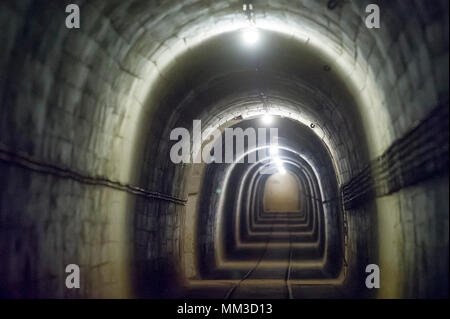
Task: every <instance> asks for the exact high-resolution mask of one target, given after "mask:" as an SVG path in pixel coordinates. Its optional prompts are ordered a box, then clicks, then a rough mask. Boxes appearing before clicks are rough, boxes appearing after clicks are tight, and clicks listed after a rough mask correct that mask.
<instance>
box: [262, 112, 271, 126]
mask: <svg viewBox="0 0 450 319" xmlns="http://www.w3.org/2000/svg"><path fill="white" fill-rule="evenodd" d="M272 121H273V118H272V116H270V115H269V114H265V115H264V116H263V117H262V122H263V123H264V124H265V125H269V124H271V123H272Z"/></svg>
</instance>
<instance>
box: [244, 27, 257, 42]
mask: <svg viewBox="0 0 450 319" xmlns="http://www.w3.org/2000/svg"><path fill="white" fill-rule="evenodd" d="M242 39H243V40H244V43H245V44H248V45H253V44H255V43H257V42H258V40H259V32H258V30H257V29H256V28H246V29H244V30H243V32H242Z"/></svg>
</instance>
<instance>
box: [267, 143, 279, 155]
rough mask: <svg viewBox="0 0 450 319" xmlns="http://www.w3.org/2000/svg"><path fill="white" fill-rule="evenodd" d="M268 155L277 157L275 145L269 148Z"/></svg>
mask: <svg viewBox="0 0 450 319" xmlns="http://www.w3.org/2000/svg"><path fill="white" fill-rule="evenodd" d="M269 152H270V155H277V154H278V147H277V146H276V145H272V146H270V150H269Z"/></svg>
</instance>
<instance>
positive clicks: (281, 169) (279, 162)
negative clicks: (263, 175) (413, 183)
mask: <svg viewBox="0 0 450 319" xmlns="http://www.w3.org/2000/svg"><path fill="white" fill-rule="evenodd" d="M273 162H274V163H275V165H276V167H277V169H278V173H280V174H281V175H284V174H286V169H285V168H284V166H283V161H282V160H281V159H280V158H279V157H278V156H277V157H275V158H274V159H273Z"/></svg>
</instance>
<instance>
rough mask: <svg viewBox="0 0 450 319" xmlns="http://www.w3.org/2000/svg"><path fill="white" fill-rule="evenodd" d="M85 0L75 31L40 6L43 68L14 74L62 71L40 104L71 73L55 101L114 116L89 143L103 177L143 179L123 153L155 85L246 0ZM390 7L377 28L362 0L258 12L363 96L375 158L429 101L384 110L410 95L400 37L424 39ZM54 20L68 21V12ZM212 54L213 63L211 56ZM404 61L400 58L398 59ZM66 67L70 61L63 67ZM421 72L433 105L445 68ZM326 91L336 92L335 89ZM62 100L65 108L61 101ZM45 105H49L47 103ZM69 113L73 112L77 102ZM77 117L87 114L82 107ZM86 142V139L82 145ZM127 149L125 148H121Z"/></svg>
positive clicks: (287, 4) (232, 25)
mask: <svg viewBox="0 0 450 319" xmlns="http://www.w3.org/2000/svg"><path fill="white" fill-rule="evenodd" d="M78 3H80V4H82V8H85V10H84V11H85V12H86V16H85V17H84V19H83V20H84V22H83V23H84V25H83V29H82V31H81V32H77V33H74V34H71V35H70V37H69V36H68V31H67V30H60V31H59V32H58V33H57V35H56V37H55V34H53V33H52V32H50V31H49V30H52V29H51V28H52V27H53V26H54V25H56V24H57V23H58V22H59V19H58V18H53V19H50V20H51V21H53V22H52V23H51V24H50V25H49V27H48V28H44V27H43V25H45V24H46V23H44V21H47V20H49V19H47V16H48V15H50V14H53V12H54V11H55V10H57V9H58V8H59V7H62V4H57V3H52V4H51V5H50V6H52V7H54V9H53V8H52V9H50V8H49V9H48V10H45V11H40V12H39V15H38V17H36V18H35V19H33V21H31V24H32V27H33V28H32V31H31V32H30V33H29V35H26V36H28V37H35V38H36V39H37V38H40V39H41V41H40V43H44V44H46V46H43V47H42V49H41V50H40V51H38V55H37V56H36V57H35V58H32V60H30V62H31V61H42V63H38V64H36V65H37V66H39V67H38V68H37V66H33V65H30V64H24V65H23V66H19V65H15V66H13V69H14V70H15V72H11V74H16V76H22V75H23V74H24V72H26V73H29V71H26V70H28V69H29V70H33V72H35V75H32V76H41V75H43V76H46V74H47V73H46V72H42V71H44V70H48V69H49V68H50V69H54V70H55V71H56V75H55V76H54V77H53V78H48V81H46V82H43V81H39V82H38V83H41V84H40V85H43V84H44V83H45V86H44V87H42V90H41V91H42V92H43V93H42V98H41V99H40V101H41V103H43V102H44V101H45V100H47V99H48V94H49V92H51V91H52V87H53V88H55V86H56V85H57V83H58V82H60V81H58V80H57V79H64V81H63V83H62V86H63V87H66V88H67V89H69V88H76V89H77V90H73V91H72V92H71V93H68V94H67V95H61V98H60V99H61V100H60V102H59V101H58V100H53V101H52V102H51V103H50V104H52V105H60V104H61V103H64V102H63V101H64V100H65V101H67V102H66V103H65V104H68V106H72V105H74V104H77V103H80V102H81V101H83V104H85V105H89V106H90V107H89V108H87V109H86V110H85V111H83V112H85V114H86V115H84V116H87V117H89V116H90V115H91V114H95V116H96V118H99V119H100V118H103V119H104V121H106V122H108V123H110V124H108V126H107V127H105V128H104V129H102V130H99V129H98V128H96V127H93V128H92V129H93V130H94V131H97V132H98V133H97V134H94V135H95V136H96V140H97V141H95V140H93V141H92V142H91V143H96V144H102V145H103V147H100V149H99V150H98V151H97V152H99V154H98V157H99V161H98V162H99V164H98V165H96V168H93V169H96V170H100V171H103V172H104V173H106V171H107V172H109V173H110V174H105V175H112V176H115V175H116V174H117V172H119V171H120V172H121V173H120V175H121V176H117V178H119V179H120V180H123V181H127V180H129V181H130V182H133V180H135V179H136V176H135V177H134V178H131V176H132V175H133V174H131V172H132V171H133V170H134V167H135V164H134V159H132V157H131V158H130V156H127V157H126V158H123V156H122V155H121V154H124V153H126V154H130V153H132V154H134V153H135V152H137V153H139V152H140V151H139V150H140V149H141V146H142V143H143V141H141V140H139V138H135V137H136V136H141V135H142V134H141V129H142V128H141V127H142V126H145V125H146V124H145V123H147V122H148V116H146V114H151V113H152V112H153V110H155V109H156V108H158V105H153V103H152V101H158V99H157V98H156V99H155V98H154V94H155V91H154V90H152V88H155V84H156V83H159V82H162V81H163V80H164V79H165V74H166V73H167V72H168V70H169V69H170V68H169V65H171V64H172V65H173V64H175V65H176V62H175V61H177V60H180V61H182V60H183V56H185V53H186V52H188V51H189V50H192V49H194V48H196V47H197V45H199V44H200V43H202V42H204V41H205V40H207V39H209V38H210V37H212V36H215V35H218V34H221V33H223V32H227V31H233V30H239V29H241V28H242V27H244V26H245V25H246V20H245V17H244V16H243V15H242V13H241V2H240V1H226V2H225V1H224V2H222V1H221V2H203V1H185V2H176V3H173V2H163V3H159V2H148V1H127V2H121V1H109V2H106V1H93V2H84V1H78ZM11 5H12V6H15V5H14V4H11ZM384 5H385V6H387V7H388V8H389V9H390V10H389V13H388V14H387V16H386V21H385V25H386V27H385V28H383V29H381V30H379V32H377V33H376V34H375V33H374V32H371V31H370V30H368V29H366V28H365V27H364V25H363V21H362V18H361V12H363V10H364V1H362V2H361V3H359V2H351V3H348V4H346V5H344V6H342V7H337V8H336V9H335V10H328V9H327V7H326V2H325V1H296V2H292V1H279V2H277V3H274V2H269V1H267V2H266V1H260V2H258V7H257V9H256V10H255V12H256V13H255V14H256V24H257V26H258V27H260V28H261V29H267V30H274V31H276V32H280V33H283V34H286V35H287V36H289V37H290V38H291V42H295V41H299V43H304V45H306V46H307V47H311V48H313V49H314V50H315V51H316V52H318V53H320V55H322V56H323V57H324V58H325V60H326V61H328V63H327V64H328V65H329V66H330V67H331V70H332V72H333V73H334V74H336V75H337V77H338V78H340V79H341V81H342V82H345V85H346V86H347V87H348V88H349V90H350V92H351V93H352V95H353V97H354V99H355V101H356V106H357V107H358V112H359V114H360V116H361V118H362V123H363V125H364V127H365V133H366V135H367V139H368V146H369V151H370V154H371V155H372V157H373V156H374V155H378V154H380V152H382V151H383V150H384V149H385V148H386V147H387V146H388V145H389V144H390V142H391V141H392V140H393V139H394V138H395V137H399V136H401V135H402V133H403V132H405V131H406V130H407V129H408V128H409V125H408V124H407V123H415V121H416V120H418V119H420V118H421V117H422V116H423V114H425V112H427V109H426V108H424V107H419V108H418V107H415V105H416V103H417V104H419V103H420V102H421V101H420V96H417V98H414V99H412V100H411V101H410V102H411V106H410V107H406V106H405V107H402V108H401V109H402V110H403V114H404V116H405V117H407V118H409V120H402V122H397V115H396V114H398V110H399V108H398V107H392V108H389V109H388V112H393V111H396V113H395V114H388V112H387V111H386V106H387V105H393V104H394V105H397V104H399V103H402V102H401V100H399V99H398V97H399V96H402V91H401V90H402V87H400V86H397V85H396V84H397V79H396V76H399V75H398V74H399V73H400V72H401V71H403V68H405V62H404V60H403V58H402V56H403V55H406V54H407V51H404V50H403V49H402V48H401V47H397V46H398V45H399V44H395V40H396V37H400V38H401V39H403V38H404V39H405V40H406V43H410V42H411V43H410V46H414V45H416V44H417V45H418V43H419V42H420V41H423V40H422V39H421V37H423V36H424V35H423V33H421V32H415V31H416V29H417V25H414V24H412V25H411V26H410V28H409V29H408V31H406V30H402V29H401V28H400V26H399V25H398V24H397V23H396V19H395V15H396V14H398V15H399V16H403V15H404V14H405V12H407V11H410V10H405V8H404V4H402V2H395V3H392V4H390V3H389V4H388V3H386V4H384ZM440 5H441V6H442V7H443V8H447V7H448V3H447V2H446V1H442V2H440ZM24 8H25V6H24V5H23V6H22V7H21V5H17V9H18V10H17V11H18V12H22V13H23V14H24V13H25V12H24V11H23V10H24ZM442 11H445V10H442ZM61 12H63V11H61ZM438 12H439V11H438V9H436V11H430V10H428V11H426V10H417V11H415V13H414V14H417V15H418V19H417V20H414V21H427V19H430V18H431V17H432V16H436V15H437V14H439V13H438ZM56 17H60V18H61V19H63V18H64V16H63V15H62V13H61V14H59V15H56ZM130 21H133V23H130ZM411 23H416V22H411ZM354 41H356V44H357V45H355V42H354ZM436 42H439V41H436ZM441 42H442V43H448V39H445V37H444V38H442V41H441ZM425 43H426V41H425ZM13 44H14V43H13V42H10V43H8V44H7V46H6V47H7V48H11V47H12V46H13ZM443 47H445V45H444V46H443ZM61 48H63V50H62V51H61V50H60V49H61ZM394 48H395V49H394ZM389 49H390V50H389ZM435 50H442V48H435ZM9 51H10V50H9V49H7V50H5V52H9ZM44 52H45V53H44ZM18 53H19V54H22V55H23V54H25V53H24V52H22V53H20V52H18ZM435 53H438V52H435ZM392 54H394V55H396V56H395V58H396V59H387V57H388V56H390V55H392ZM423 54H431V52H423ZM63 58H67V59H69V60H72V62H73V63H71V64H70V66H69V64H66V63H64V64H63V63H62V61H63ZM414 58H419V57H418V56H417V57H413V60H414ZM211 59H212V60H214V59H213V58H212V57H211ZM398 59H400V62H398V63H397V62H396V64H394V61H397V60H398ZM49 61H54V62H49ZM81 61H82V62H81ZM98 61H101V62H100V63H98ZM402 61H403V62H402ZM443 62H445V60H444V61H443ZM59 65H61V66H62V67H61V68H58V66H59ZM25 68H28V69H25ZM440 69H444V68H440ZM396 72H397V73H398V74H396ZM411 72H413V70H411ZM415 72H416V73H417V72H419V74H420V75H419V76H418V78H417V79H414V81H416V82H414V83H411V85H413V86H414V87H417V88H420V87H421V84H420V83H419V79H420V81H421V80H423V79H428V81H424V82H426V83H429V84H426V85H425V86H424V87H423V91H424V94H426V95H427V96H429V97H430V98H434V99H435V100H436V102H432V101H429V102H427V103H428V104H429V105H430V108H431V107H432V106H433V105H435V104H437V100H438V98H439V97H440V96H441V93H442V92H445V91H446V88H444V87H442V86H440V85H441V83H442V81H440V80H439V79H440V77H442V74H441V73H436V72H435V71H434V70H433V69H432V68H430V67H424V68H423V70H415ZM324 77H326V78H328V76H324ZM186 80H187V81H190V80H191V79H186ZM30 83H31V82H30ZM33 85H34V86H36V85H38V84H37V83H35V84H33ZM381 85H383V86H384V87H381ZM84 88H86V89H84ZM22 89H24V90H25V91H29V90H31V89H32V88H31V87H29V88H28V87H27V86H26V85H25V86H24V87H23V88H22ZM35 89H36V88H35ZM328 89H329V90H334V87H328ZM59 91H60V92H64V90H59ZM22 92H23V90H22ZM386 92H392V94H387V93H386ZM104 105H107V107H106V108H105V107H104ZM60 107H62V108H64V106H62V105H61V106H60ZM43 109H44V110H45V107H43ZM96 110H98V111H96ZM67 111H69V112H71V110H70V109H68V110H67ZM6 112H7V113H10V112H14V110H6ZM43 114H45V112H44V113H43ZM97 114H98V115H97ZM35 116H36V115H32V114H30V121H31V127H30V130H29V131H30V132H35V131H37V133H39V134H42V135H44V136H46V135H51V132H52V131H50V132H48V128H44V127H43V126H42V118H35ZM79 116H83V114H82V113H80V114H79ZM60 122H61V123H64V124H66V125H67V126H68V127H69V128H70V130H69V132H70V134H72V135H75V136H76V137H78V136H80V139H81V140H82V139H83V138H82V136H83V134H82V132H81V131H82V130H85V129H84V127H89V125H91V126H92V124H91V123H89V121H87V122H86V123H85V125H84V126H83V127H78V125H79V124H75V123H71V122H70V119H67V120H66V121H60ZM106 122H105V123H106ZM396 123H397V124H396ZM139 124H141V125H139ZM58 125H60V124H59V123H58V122H55V123H54V126H55V127H54V128H53V131H55V130H56V129H57V128H58ZM102 132H104V133H102ZM113 132H114V133H113ZM111 135H112V136H117V137H120V139H118V140H114V139H112V138H110V136H111ZM25 138H26V137H25V136H23V137H20V136H17V135H16V136H15V135H11V136H4V137H3V138H2V140H4V141H5V142H6V144H8V143H7V141H11V140H14V141H16V142H17V144H18V145H22V147H23V148H24V149H26V148H27V146H26V144H25V145H23V144H24V142H22V140H24V139H25ZM84 147H85V146H84V145H80V148H84ZM124 149H125V150H127V151H126V152H123V151H122V150H124ZM35 152H38V150H35ZM45 156H46V157H52V156H56V157H57V159H58V161H62V162H65V161H67V159H66V158H65V157H64V154H58V153H56V154H55V155H50V154H48V155H45ZM106 158H108V159H109V160H106ZM138 158H139V156H138ZM85 161H86V160H85V159H83V158H76V156H75V159H74V165H75V166H78V167H79V168H80V169H82V170H85V169H86V168H85V165H86V163H85ZM100 163H103V164H104V165H103V164H100ZM116 167H121V168H122V169H120V170H116V169H114V168H116ZM105 170H106V171H105ZM130 174H131V175H130ZM127 176H128V177H127ZM130 178H131V179H130Z"/></svg>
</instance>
